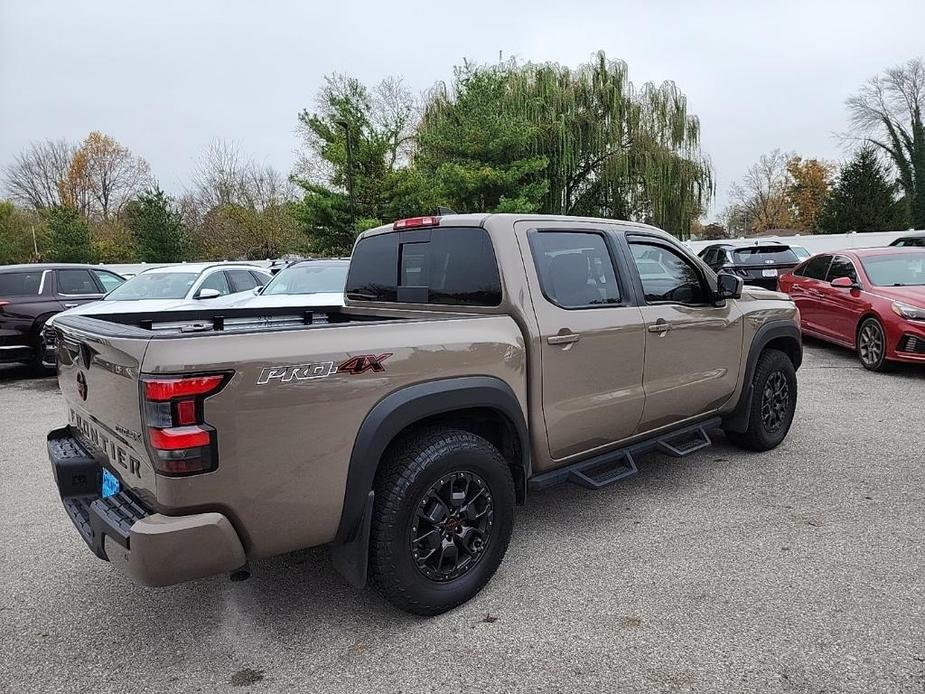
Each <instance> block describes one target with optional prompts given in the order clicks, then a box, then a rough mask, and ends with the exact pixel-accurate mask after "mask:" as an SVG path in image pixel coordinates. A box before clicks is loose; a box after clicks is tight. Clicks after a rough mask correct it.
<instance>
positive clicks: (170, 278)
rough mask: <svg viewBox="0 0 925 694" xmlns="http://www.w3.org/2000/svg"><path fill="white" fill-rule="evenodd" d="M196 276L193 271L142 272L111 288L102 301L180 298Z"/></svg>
mask: <svg viewBox="0 0 925 694" xmlns="http://www.w3.org/2000/svg"><path fill="white" fill-rule="evenodd" d="M197 277H199V275H198V274H196V273H195V272H143V273H141V274H140V275H135V276H134V277H132V279H130V280H126V282H125V284H123V285H122V286H119V287H116V288H115V289H113V290H112V291H111V292H109V294H107V295H106V297H105V298H104V299H103V301H137V300H140V299H182V298H183V297H185V296H186V293H187V292H188V291H189V290H190V287H192V286H193V282H195V281H196V278H197Z"/></svg>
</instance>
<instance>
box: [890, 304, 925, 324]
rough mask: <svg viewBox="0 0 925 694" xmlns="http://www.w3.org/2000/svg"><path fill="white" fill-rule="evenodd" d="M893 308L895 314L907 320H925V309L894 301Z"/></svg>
mask: <svg viewBox="0 0 925 694" xmlns="http://www.w3.org/2000/svg"><path fill="white" fill-rule="evenodd" d="M891 308H892V309H893V313H895V314H896V315H897V316H899V317H900V318H905V319H906V320H925V308H919V307H918V306H910V305H909V304H904V303H903V302H902V301H894V302H893V304H892V306H891Z"/></svg>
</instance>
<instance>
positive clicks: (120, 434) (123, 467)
mask: <svg viewBox="0 0 925 694" xmlns="http://www.w3.org/2000/svg"><path fill="white" fill-rule="evenodd" d="M81 327H85V328H86V329H81ZM55 330H56V332H57V351H58V354H57V358H58V385H59V387H60V388H61V394H62V395H63V396H64V399H65V401H66V403H67V409H68V424H69V425H70V428H71V431H72V433H73V434H74V436H75V437H76V438H77V439H78V441H79V442H80V443H81V444H82V445H83V446H84V447H85V448H86V449H87V451H88V452H90V453H91V454H92V455H93V456H94V457H95V458H96V459H97V460H98V461H99V462H100V464H101V465H103V466H104V467H105V468H108V469H109V470H110V471H111V472H113V473H114V474H115V475H116V476H117V477H118V478H119V479H120V480H121V481H122V484H123V486H125V487H128V488H131V489H134V490H136V492H138V493H139V496H141V497H142V498H145V497H148V498H150V496H151V495H153V494H154V483H155V477H154V468H153V467H152V465H151V462H150V459H149V457H148V451H147V449H146V447H145V440H144V427H143V425H142V414H141V399H140V392H139V368H140V365H141V361H142V358H143V357H144V353H145V350H146V349H147V346H148V340H149V337H148V335H147V334H145V332H144V331H141V330H136V329H133V328H128V327H126V326H115V325H113V324H109V323H105V322H103V321H99V320H95V319H91V318H85V317H82V318H77V317H74V318H64V319H61V320H60V321H56V322H55Z"/></svg>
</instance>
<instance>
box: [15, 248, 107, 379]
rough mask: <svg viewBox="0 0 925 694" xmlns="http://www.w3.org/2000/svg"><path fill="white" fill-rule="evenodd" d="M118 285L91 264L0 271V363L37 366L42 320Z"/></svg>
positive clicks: (29, 267)
mask: <svg viewBox="0 0 925 694" xmlns="http://www.w3.org/2000/svg"><path fill="white" fill-rule="evenodd" d="M124 281H125V280H124V279H123V278H122V276H120V275H117V274H116V273H114V272H110V271H109V270H104V269H102V268H100V267H95V266H92V265H65V264H61V265H48V264H40V265H6V266H3V267H0V363H7V362H23V363H28V364H32V365H34V366H36V367H37V368H38V367H41V363H42V361H41V360H42V353H43V351H44V350H43V346H42V326H43V325H44V324H45V321H46V320H48V318H49V317H50V316H53V315H54V314H56V313H59V312H61V311H64V310H65V309H68V308H73V307H74V306H78V305H80V304H85V303H87V302H89V301H97V300H99V299H101V298H103V296H104V295H105V294H107V293H108V292H109V291H110V290H111V289H114V288H116V287H118V286H119V285H120V284H122V282H124Z"/></svg>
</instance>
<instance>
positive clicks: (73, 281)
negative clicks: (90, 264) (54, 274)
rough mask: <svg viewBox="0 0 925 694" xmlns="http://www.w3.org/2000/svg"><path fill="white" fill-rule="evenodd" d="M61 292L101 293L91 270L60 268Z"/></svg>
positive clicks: (59, 285) (59, 284)
mask: <svg viewBox="0 0 925 694" xmlns="http://www.w3.org/2000/svg"><path fill="white" fill-rule="evenodd" d="M58 293H59V294H72V295H78V294H99V293H100V288H99V287H97V286H96V282H94V281H93V277H92V276H91V275H90V271H89V270H58Z"/></svg>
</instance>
